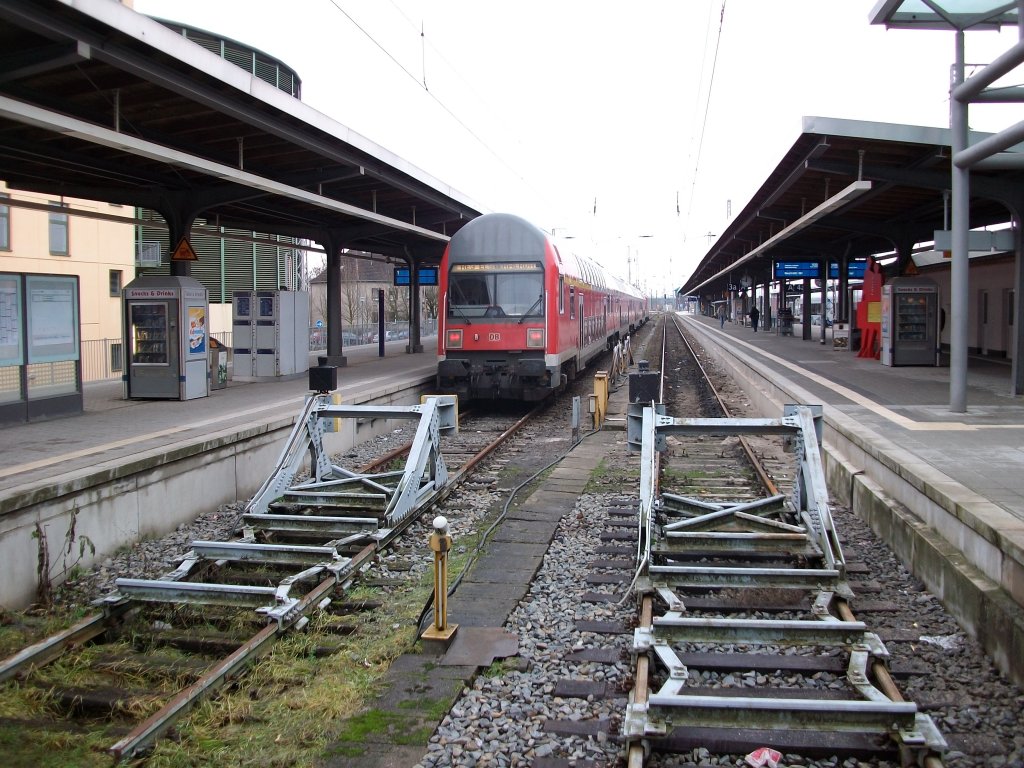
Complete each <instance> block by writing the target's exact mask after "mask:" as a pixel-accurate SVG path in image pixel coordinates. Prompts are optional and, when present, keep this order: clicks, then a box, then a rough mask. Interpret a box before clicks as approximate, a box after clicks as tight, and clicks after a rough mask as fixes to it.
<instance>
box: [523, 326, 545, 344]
mask: <svg viewBox="0 0 1024 768" xmlns="http://www.w3.org/2000/svg"><path fill="white" fill-rule="evenodd" d="M526 346H528V347H543V346H544V329H543V328H528V329H527V330H526Z"/></svg>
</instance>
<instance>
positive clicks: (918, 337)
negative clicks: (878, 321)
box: [893, 293, 930, 343]
mask: <svg viewBox="0 0 1024 768" xmlns="http://www.w3.org/2000/svg"><path fill="white" fill-rule="evenodd" d="M928 298H929V297H928V296H927V295H923V294H904V293H897V294H896V295H895V296H893V300H894V304H895V306H894V307H893V312H894V313H895V316H894V317H893V330H894V331H895V333H896V342H897V343H899V342H901V341H926V340H927V338H928V313H929V303H930V302H929V301H928Z"/></svg>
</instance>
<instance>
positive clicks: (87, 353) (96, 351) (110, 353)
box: [82, 320, 437, 382]
mask: <svg viewBox="0 0 1024 768" xmlns="http://www.w3.org/2000/svg"><path fill="white" fill-rule="evenodd" d="M385 328H386V330H387V331H388V332H390V333H392V334H394V337H395V338H396V339H407V338H409V324H408V323H388V324H387V325H386V326H385ZM420 332H421V334H422V338H428V337H430V336H433V335H435V334H436V333H437V321H436V320H426V321H424V323H423V325H422V326H421V331H420ZM342 335H343V337H344V338H343V339H342V346H345V347H355V346H358V345H359V344H376V343H377V325H376V324H373V325H354V326H351V327H346V328H345V329H344V330H343V331H342ZM213 336H214V338H215V339H217V341H219V342H220V343H221V344H223V345H224V346H225V347H227V349H228V360H229V362H230V360H231V342H232V333H231V331H227V332H226V333H215V334H213ZM325 349H327V329H326V328H317V327H315V326H310V328H309V351H310V352H319V351H323V350H325ZM125 357H126V351H125V346H124V339H91V340H89V341H83V342H82V381H83V382H90V381H107V380H110V379H120V378H121V376H122V375H123V374H124V366H125Z"/></svg>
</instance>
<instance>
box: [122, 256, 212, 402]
mask: <svg viewBox="0 0 1024 768" xmlns="http://www.w3.org/2000/svg"><path fill="white" fill-rule="evenodd" d="M123 295H124V348H125V349H126V350H127V351H128V357H127V360H126V365H125V373H124V377H123V378H124V384H125V397H126V398H127V399H148V398H153V399H159V398H163V399H168V400H192V399H193V398H197V397H206V396H207V395H209V394H210V380H209V372H210V365H209V357H208V355H209V331H208V328H207V322H208V318H209V314H210V312H209V308H210V304H209V293H208V292H207V290H206V288H205V287H204V286H203V284H202V283H200V282H199V281H198V280H194V279H193V278H191V277H179V276H174V275H142V276H140V277H137V278H136V279H135V280H132V282H130V283H128V285H126V286H125V287H124V293H123Z"/></svg>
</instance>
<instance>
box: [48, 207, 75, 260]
mask: <svg viewBox="0 0 1024 768" xmlns="http://www.w3.org/2000/svg"><path fill="white" fill-rule="evenodd" d="M50 205H52V206H55V207H60V208H64V207H65V205H64V204H63V203H60V202H58V201H56V200H51V201H50ZM50 255H51V256H68V255H70V251H69V250H68V215H67V214H66V213H51V214H50Z"/></svg>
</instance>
